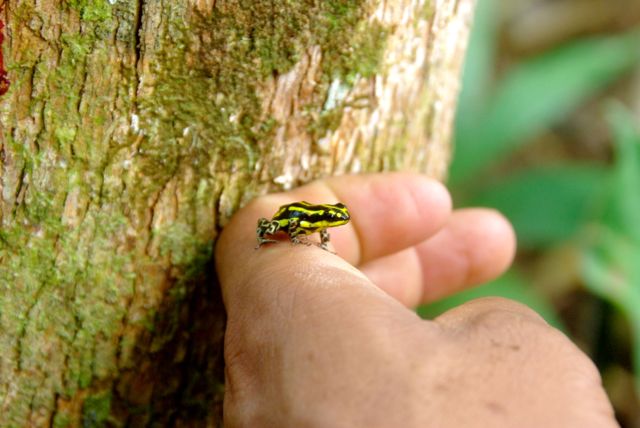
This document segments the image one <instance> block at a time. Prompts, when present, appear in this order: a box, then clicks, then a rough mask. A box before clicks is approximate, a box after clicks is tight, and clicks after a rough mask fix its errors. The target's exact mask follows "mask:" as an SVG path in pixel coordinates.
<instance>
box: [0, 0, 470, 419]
mask: <svg viewBox="0 0 640 428" xmlns="http://www.w3.org/2000/svg"><path fill="white" fill-rule="evenodd" d="M471 14H472V1H471V0H300V1H292V2H272V1H262V0H254V1H247V0H217V1H216V0H188V1H173V0H171V1H170V0H159V1H143V0H138V1H134V0H108V1H107V0H40V1H35V0H10V1H6V2H5V3H4V6H3V10H2V13H1V15H0V16H1V19H2V22H3V23H4V30H3V31H4V42H3V43H2V58H3V60H4V61H3V62H0V69H1V68H2V64H4V67H5V68H6V69H7V72H8V74H7V77H8V83H7V82H5V80H4V76H1V75H0V78H1V79H2V80H1V81H0V83H1V84H0V88H3V89H8V91H7V92H6V93H4V94H3V95H2V96H1V98H0V125H1V127H2V129H1V134H0V160H1V163H0V190H1V192H2V198H1V200H0V216H1V222H2V227H1V230H0V350H2V353H1V356H0V426H46V425H53V426H56V427H64V426H78V425H83V426H104V425H108V426H112V425H113V426H120V425H131V426H144V425H156V426H167V425H181V426H185V425H189V426H216V425H219V424H220V419H221V418H220V408H221V400H222V394H223V384H222V380H223V375H222V367H223V359H222V336H223V331H224V308H223V306H222V303H221V300H220V295H219V290H218V288H217V286H216V285H215V282H216V281H215V274H214V273H213V262H212V249H213V243H214V241H215V238H216V235H217V234H218V232H219V230H220V228H221V227H222V226H223V225H224V224H225V222H226V221H227V219H228V218H229V217H230V216H231V215H232V214H233V212H234V211H235V210H237V209H238V208H239V207H240V206H242V205H243V204H244V203H245V202H246V201H248V200H250V199H251V198H253V197H255V196H256V195H259V194H262V193H265V192H268V191H273V190H278V189H287V188H290V187H292V186H295V185H298V184H301V183H304V182H306V181H309V180H311V179H314V178H317V177H321V176H326V175H331V174H342V173H348V172H360V171H379V170H394V169H402V170H419V171H424V172H426V173H428V174H431V175H433V176H435V177H440V178H442V177H443V176H444V174H445V170H446V166H447V162H448V157H449V152H450V150H449V141H450V134H451V124H452V117H453V113H454V105H455V99H456V96H457V89H458V81H459V74H460V73H459V70H460V65H461V60H462V56H463V51H464V47H465V45H466V39H467V35H468V27H469V25H470V20H471ZM0 71H1V70H0ZM7 84H8V88H6V85H7Z"/></svg>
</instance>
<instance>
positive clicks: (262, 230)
mask: <svg viewBox="0 0 640 428" xmlns="http://www.w3.org/2000/svg"><path fill="white" fill-rule="evenodd" d="M279 229H280V223H278V222H277V221H276V220H267V219H266V218H261V219H259V220H258V227H257V228H256V237H257V240H258V245H257V246H256V250H257V249H258V248H260V247H261V246H262V244H266V243H267V242H276V241H275V240H274V239H266V238H265V237H264V236H265V235H273V234H274V233H276V232H277V231H278V230H279Z"/></svg>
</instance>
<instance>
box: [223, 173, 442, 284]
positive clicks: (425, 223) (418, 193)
mask: <svg viewBox="0 0 640 428" xmlns="http://www.w3.org/2000/svg"><path fill="white" fill-rule="evenodd" d="M298 200H309V201H311V202H318V203H323V202H329V203H334V202H337V201H341V202H343V203H345V204H346V205H347V206H348V207H349V210H350V212H351V218H352V221H351V223H350V224H349V225H347V227H339V228H335V229H331V234H332V242H333V243H334V245H335V248H336V249H337V251H338V254H340V255H341V256H343V257H344V258H345V259H346V260H347V261H349V262H351V263H352V264H357V263H358V262H360V261H361V260H367V259H368V258H372V257H379V256H381V255H385V254H389V253H393V252H395V251H397V250H399V249H401V248H403V247H406V246H410V245H413V244H415V243H417V242H419V241H421V240H424V239H425V238H426V237H428V236H429V235H431V234H433V233H435V232H436V231H437V230H438V229H439V228H440V227H441V226H442V224H444V223H445V221H446V218H447V217H448V215H449V213H450V209H451V202H450V197H449V194H448V192H447V191H446V189H445V188H444V187H443V186H442V185H441V184H440V183H438V182H436V181H434V180H431V179H428V178H426V177H424V176H420V175H416V174H402V173H394V174H372V175H364V176H343V177H336V178H332V179H330V180H328V181H319V182H315V183H312V184H310V185H307V186H304V187H301V188H298V189H295V190H294V191H292V192H288V193H281V194H276V195H269V196H266V197H263V198H258V199H257V200H255V201H253V202H252V203H250V204H249V205H248V206H246V207H245V208H243V209H242V210H240V211H239V212H238V213H237V214H236V215H235V216H234V217H233V218H232V220H231V222H230V223H229V224H228V225H227V226H226V227H225V229H224V231H223V233H222V235H221V237H220V240H219V242H218V246H217V252H216V265H217V268H218V273H219V275H220V279H221V283H222V286H223V294H225V293H226V291H227V290H226V289H227V284H237V283H243V281H246V280H247V279H248V278H255V277H260V276H265V272H266V271H270V272H273V271H274V270H277V269H281V270H282V272H283V274H286V272H285V270H286V268H287V267H289V268H290V267H291V266H292V265H293V266H295V267H300V266H305V265H306V266H308V265H309V263H310V260H311V259H310V258H309V257H310V256H308V252H309V251H314V252H315V254H316V255H317V256H318V257H319V259H320V261H321V262H322V263H321V264H326V263H328V262H327V261H328V260H332V259H334V258H335V257H333V256H332V255H331V254H330V253H328V252H326V251H323V250H320V249H318V248H316V247H306V246H301V245H298V246H291V245H288V244H286V243H284V242H283V243H278V244H276V245H269V246H265V247H262V248H260V249H259V250H257V251H254V247H255V239H256V238H255V225H256V221H257V219H258V218H260V217H267V216H270V215H272V214H273V212H275V210H276V209H277V208H278V207H279V206H280V205H283V204H285V203H290V202H293V201H298ZM303 255H304V257H303ZM335 259H337V260H340V259H339V258H335ZM332 262H333V261H332ZM338 265H339V266H341V268H343V269H345V266H342V265H340V264H339V263H338V264H337V265H336V266H338ZM350 269H352V268H350ZM353 271H355V269H353ZM356 272H357V271H356ZM357 275H359V276H361V277H363V278H364V276H362V274H360V273H359V272H358V273H357ZM308 281H309V282H313V278H309V280H308ZM367 282H368V280H367Z"/></svg>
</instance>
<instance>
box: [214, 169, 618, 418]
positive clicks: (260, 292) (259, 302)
mask: <svg viewBox="0 0 640 428" xmlns="http://www.w3.org/2000/svg"><path fill="white" fill-rule="evenodd" d="M299 200H307V201H309V202H313V203H335V202H338V201H340V202H343V203H345V204H346V205H347V207H348V208H349V211H350V213H351V222H350V223H349V224H348V225H345V226H342V227H339V228H334V229H330V232H331V237H332V241H331V242H332V244H333V246H334V248H335V251H336V254H332V253H331V252H328V251H324V250H322V249H320V248H318V247H317V246H315V245H312V246H306V245H292V244H290V243H289V242H288V241H287V240H286V236H284V237H283V239H282V240H281V241H279V242H277V243H275V244H267V245H264V246H262V247H260V248H259V249H257V250H256V249H254V248H255V246H256V236H255V225H256V221H257V219H258V218H260V217H270V216H271V215H272V214H273V213H274V212H275V211H276V209H277V208H278V207H279V206H280V205H283V204H286V203H290V202H294V201H299ZM514 252H515V237H514V234H513V231H512V229H511V226H510V225H509V223H508V222H507V221H506V220H505V219H504V218H503V217H502V216H500V215H499V214H498V213H496V212H494V211H491V210H486V209H463V210H455V211H452V210H451V199H450V196H449V194H448V192H447V190H446V189H445V188H444V186H442V185H441V184H440V183H438V182H436V181H433V180H430V179H428V178H426V177H424V176H420V175H413V174H403V173H395V174H374V175H360V176H343V177H335V178H330V179H327V180H324V181H318V182H314V183H312V184H310V185H307V186H304V187H301V188H298V189H295V190H293V191H291V192H288V193H281V194H275V195H269V196H265V197H262V198H259V199H256V200H255V201H253V202H251V203H250V204H249V205H247V206H246V207H244V208H243V209H242V210H240V211H239V212H238V213H237V214H236V215H235V216H234V217H233V218H232V219H231V221H230V222H229V224H228V225H227V226H226V227H225V229H224V231H223V233H222V235H221V237H220V240H219V242H218V245H217V248H216V267H217V271H218V275H219V278H220V282H221V286H222V293H223V299H224V302H225V306H226V309H227V315H228V320H227V330H226V336H225V362H226V385H225V397H224V422H225V427H332V428H339V427H406V428H411V427H471V426H473V427H563V428H566V427H581V428H584V427H612V426H617V424H616V422H615V419H614V416H613V411H612V408H611V405H610V403H609V401H608V399H607V396H606V394H605V392H604V390H603V388H602V386H601V381H600V376H599V374H598V372H597V370H596V368H595V367H594V365H593V363H592V362H591V361H590V360H589V359H588V358H587V357H586V356H585V355H584V354H583V353H582V352H581V351H580V350H579V349H578V348H577V347H576V346H575V345H574V344H573V343H572V342H571V341H570V340H569V339H567V338H566V337H565V336H564V335H563V334H562V333H560V332H559V331H557V330H555V329H554V328H552V327H550V326H549V325H548V324H547V323H545V322H544V320H543V319H542V318H541V317H540V316H539V315H537V314H536V313H535V312H533V311H532V310H530V309H529V308H527V307H526V306H524V305H521V304H519V303H516V302H513V301H510V300H507V299H501V298H485V299H479V300H475V301H472V302H469V303H467V304H464V305H462V306H459V307H457V308H455V309H453V310H450V311H448V312H446V313H445V314H443V315H441V316H439V317H438V318H436V319H434V320H428V321H427V320H422V319H420V318H419V317H418V316H417V315H416V314H415V313H414V312H413V311H412V310H411V309H410V308H411V307H413V306H415V305H417V304H419V303H423V302H429V301H432V300H434V299H437V298H440V297H442V296H445V295H448V294H451V293H452V292H455V291H458V290H461V289H463V288H466V287H470V286H472V285H474V284H478V283H481V282H485V281H487V280H490V279H492V278H495V277H496V276H498V275H499V274H500V273H502V272H503V271H504V270H505V269H506V268H507V267H508V266H509V264H510V263H511V260H512V258H513V255H514Z"/></svg>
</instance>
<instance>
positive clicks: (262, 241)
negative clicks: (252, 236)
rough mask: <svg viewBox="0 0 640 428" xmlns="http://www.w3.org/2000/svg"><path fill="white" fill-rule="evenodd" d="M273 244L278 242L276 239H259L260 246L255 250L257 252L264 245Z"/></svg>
mask: <svg viewBox="0 0 640 428" xmlns="http://www.w3.org/2000/svg"><path fill="white" fill-rule="evenodd" d="M271 242H278V241H276V240H275V239H265V238H258V245H256V247H255V249H256V250H257V249H258V248H260V247H262V244H268V243H271Z"/></svg>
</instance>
